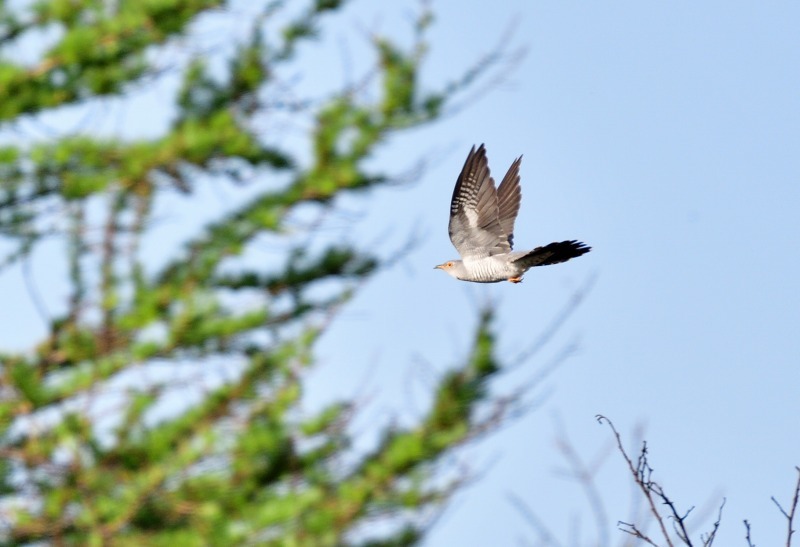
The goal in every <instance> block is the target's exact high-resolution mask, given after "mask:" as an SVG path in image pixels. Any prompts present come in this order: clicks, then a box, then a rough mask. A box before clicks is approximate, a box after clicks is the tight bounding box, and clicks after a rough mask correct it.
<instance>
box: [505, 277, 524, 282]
mask: <svg viewBox="0 0 800 547" xmlns="http://www.w3.org/2000/svg"><path fill="white" fill-rule="evenodd" d="M508 280H509V281H511V282H512V283H522V276H519V277H509V278H508Z"/></svg>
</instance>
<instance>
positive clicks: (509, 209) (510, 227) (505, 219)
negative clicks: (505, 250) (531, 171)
mask: <svg viewBox="0 0 800 547" xmlns="http://www.w3.org/2000/svg"><path fill="white" fill-rule="evenodd" d="M520 163H522V156H520V157H518V158H517V159H516V160H514V163H512V164H511V167H509V168H508V172H507V173H506V176H505V177H503V181H502V182H501V183H500V186H499V187H498V188H497V205H498V208H499V211H500V214H499V216H498V220H499V221H500V227H501V228H502V229H503V232H505V234H506V236H507V237H508V245H509V247H510V248H512V249H513V248H514V221H515V220H516V219H517V213H519V204H520V201H522V190H521V189H520V187H519V164H520Z"/></svg>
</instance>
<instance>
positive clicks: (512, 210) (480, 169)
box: [448, 144, 522, 258]
mask: <svg viewBox="0 0 800 547" xmlns="http://www.w3.org/2000/svg"><path fill="white" fill-rule="evenodd" d="M521 159H522V158H521V157H520V158H518V159H517V160H516V161H515V162H514V163H513V164H512V165H511V168H510V169H509V170H508V173H506V176H505V177H503V181H502V183H501V184H500V188H499V190H497V189H495V186H494V180H493V179H492V177H491V174H490V172H489V163H488V161H487V159H486V149H485V148H484V146H483V145H482V144H481V145H480V146H479V147H478V149H477V150H476V149H475V147H474V146H473V147H472V149H471V150H470V152H469V155H468V156H467V161H466V162H464V167H463V168H462V170H461V174H460V175H459V176H458V180H457V181H456V187H455V189H454V190H453V198H452V200H451V202H450V225H449V227H448V231H449V233H450V241H452V242H453V246H454V247H455V248H456V250H457V251H458V254H460V255H461V257H462V258H483V257H487V256H494V255H498V254H507V253H509V252H510V251H511V248H512V244H513V239H514V236H513V232H514V220H515V219H516V216H517V213H518V212H519V204H520V200H521V199H522V194H521V190H520V187H519V164H520V161H521Z"/></svg>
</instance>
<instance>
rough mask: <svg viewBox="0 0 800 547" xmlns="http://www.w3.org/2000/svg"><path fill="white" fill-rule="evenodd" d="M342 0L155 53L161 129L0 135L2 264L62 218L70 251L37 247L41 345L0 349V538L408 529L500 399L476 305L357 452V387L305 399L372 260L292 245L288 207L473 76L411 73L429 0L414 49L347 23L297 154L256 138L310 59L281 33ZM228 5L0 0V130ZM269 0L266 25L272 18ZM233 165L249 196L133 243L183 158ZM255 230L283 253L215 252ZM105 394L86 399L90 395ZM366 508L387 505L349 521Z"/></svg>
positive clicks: (138, 60)
mask: <svg viewBox="0 0 800 547" xmlns="http://www.w3.org/2000/svg"><path fill="white" fill-rule="evenodd" d="M342 4H343V3H342V2H338V1H335V0H317V1H314V2H310V3H308V4H307V5H306V7H305V8H304V9H301V11H299V12H289V11H288V10H287V9H286V6H285V5H284V3H283V2H271V3H265V4H264V5H263V10H262V12H261V15H260V16H259V17H256V18H254V19H253V20H250V21H242V22H241V25H240V27H241V32H239V30H237V32H236V33H235V35H232V36H229V37H227V39H228V40H229V41H230V43H232V44H234V46H235V47H232V48H231V51H232V53H230V55H229V57H228V58H227V59H226V62H225V63H222V64H220V63H213V62H212V61H211V59H210V58H207V57H206V56H205V55H204V54H201V53H197V52H192V53H191V54H189V55H187V56H186V57H185V62H184V63H183V64H182V65H181V64H179V65H178V66H176V67H173V68H171V70H174V71H176V73H177V79H178V80H177V83H178V85H177V86H176V92H175V95H174V96H169V97H167V96H165V97H163V101H164V106H165V108H164V111H163V112H160V111H151V112H143V113H142V115H146V116H151V117H154V118H158V120H157V121H158V122H159V123H158V124H156V126H158V127H164V128H165V130H164V132H163V134H160V135H158V136H155V137H149V138H137V139H131V138H123V137H118V138H110V137H108V136H106V135H100V134H94V133H92V132H89V131H76V132H63V133H59V132H55V133H54V134H53V135H52V136H51V137H48V138H37V139H28V140H23V141H5V143H4V144H3V145H2V146H0V238H2V240H3V244H4V245H3V247H2V249H3V252H5V253H6V254H5V255H4V256H3V257H2V260H1V261H0V266H6V267H7V266H9V265H11V264H14V263H17V262H19V261H23V260H25V259H26V257H27V256H29V254H30V253H31V252H34V251H35V250H36V249H37V248H38V246H39V245H40V244H41V243H42V242H43V241H44V239H45V238H47V237H56V238H59V241H62V242H63V243H64V245H63V255H60V256H52V257H51V260H53V261H63V263H64V264H65V265H66V269H67V271H68V272H69V279H68V282H69V286H70V290H69V294H68V296H67V297H66V299H65V301H64V302H59V303H58V304H61V305H56V306H53V309H63V310H64V311H63V312H61V313H60V315H59V316H56V317H51V318H48V320H49V325H48V327H49V328H48V333H47V335H46V336H45V337H43V339H42V340H41V341H40V342H39V343H38V344H37V345H36V347H35V348H32V349H31V350H30V351H27V352H18V353H13V352H2V353H0V452H2V455H3V457H2V459H0V493H1V494H0V495H2V496H4V500H3V501H5V502H7V503H8V504H9V505H8V507H12V508H13V510H12V512H11V515H10V520H9V521H8V523H9V524H8V527H7V528H4V529H3V530H0V542H3V543H9V544H22V543H37V542H44V543H55V544H61V543H64V544H80V545H85V544H88V545H93V544H96V545H100V544H121V545H167V544H170V545H175V544H179V545H206V544H209V543H210V544H214V545H241V544H281V545H315V546H316V545H342V544H357V543H363V544H365V545H407V544H411V543H415V542H417V541H418V540H419V539H420V538H421V536H422V535H423V533H424V526H423V525H422V524H421V523H420V522H419V521H418V520H415V518H414V515H415V514H416V513H417V512H419V511H421V510H423V509H425V508H426V507H429V506H433V505H436V504H439V503H441V502H442V501H444V500H445V499H447V497H448V496H449V495H450V494H451V493H452V491H453V489H454V488H456V487H457V486H458V485H459V484H460V482H461V480H462V477H455V478H450V479H449V480H445V481H443V480H441V478H440V477H438V476H437V467H438V466H439V464H440V462H441V459H442V456H443V455H444V454H446V453H448V451H451V450H453V449H454V448H456V447H458V446H460V445H461V444H463V443H465V442H467V441H469V440H470V439H472V438H474V437H475V436H476V435H478V434H480V433H482V432H483V431H486V430H487V429H489V428H491V427H492V426H493V425H495V423H496V420H497V419H498V413H497V412H489V413H488V414H487V413H484V414H485V416H484V415H483V414H481V413H480V412H478V409H479V407H483V406H489V407H492V405H496V404H497V403H496V402H492V400H491V398H490V396H489V391H490V390H489V385H488V383H489V380H490V379H491V377H492V375H493V374H494V373H495V372H496V371H497V370H498V364H497V362H496V361H495V359H494V355H493V352H494V338H493V336H492V332H491V315H490V314H489V313H486V314H484V315H483V316H482V317H481V318H480V321H479V324H478V327H477V334H476V338H475V341H474V343H473V344H472V348H471V350H470V353H469V355H468V356H467V357H466V358H465V359H463V360H459V359H455V358H454V359H453V363H452V364H453V365H455V368H453V369H452V370H450V371H449V372H447V373H445V374H444V375H443V376H442V378H441V379H440V382H439V385H438V386H437V387H436V388H435V389H434V390H433V393H432V397H433V399H432V402H431V405H430V408H429V409H428V410H427V411H426V412H425V414H424V415H423V416H421V417H419V420H418V421H417V423H415V424H412V425H410V426H407V427H389V428H387V429H385V430H383V431H381V432H380V434H379V440H378V442H377V444H375V445H374V446H372V447H371V448H370V449H367V450H361V451H357V450H355V449H354V445H355V443H354V439H353V437H352V435H353V433H352V431H351V430H350V425H351V421H352V419H353V416H354V414H355V413H356V410H355V409H356V407H355V405H354V404H353V403H352V402H350V401H339V402H335V403H333V404H330V405H328V406H326V407H325V408H323V409H321V410H320V411H318V412H316V413H304V412H302V407H301V405H300V402H301V400H302V396H303V381H304V371H305V370H306V369H307V368H308V367H310V366H313V364H314V354H313V349H314V346H315V343H316V341H317V340H318V338H319V337H320V335H321V334H322V333H324V332H325V331H326V329H327V328H328V326H329V324H330V319H331V318H332V317H333V315H334V314H335V311H336V310H337V309H338V308H339V307H340V306H342V304H344V303H345V302H347V301H348V299H349V298H351V296H352V295H353V294H354V293H355V292H356V291H357V290H358V288H359V287H360V285H361V283H362V282H363V281H364V280H366V279H368V278H370V277H371V276H372V275H374V274H375V273H376V272H377V271H379V270H380V267H381V266H382V264H381V261H380V260H379V258H378V257H375V256H372V255H371V254H370V253H368V252H366V251H364V250H363V247H359V246H358V245H353V244H348V243H346V242H343V241H325V240H324V238H323V239H322V241H323V243H322V244H317V245H314V246H306V245H303V244H298V243H297V239H296V238H294V239H293V238H292V237H291V236H290V229H289V224H288V220H287V219H288V217H289V215H290V213H292V212H293V211H295V210H297V209H298V208H299V207H301V206H309V205H314V206H316V207H320V208H323V207H331V206H332V202H333V200H334V198H335V197H337V196H339V195H342V194H345V193H348V192H352V191H365V190H367V189H371V188H375V187H379V186H380V185H382V184H384V183H386V182H387V181H389V180H391V174H390V173H387V172H384V171H382V170H380V169H377V168H375V167H374V165H375V162H374V161H370V160H373V159H374V156H375V153H376V151H377V149H378V148H379V147H380V146H381V145H383V144H384V143H385V142H386V141H387V140H388V138H389V137H390V136H391V135H392V134H394V133H396V132H400V131H404V130H406V129H408V128H411V127H417V126H421V125H424V124H426V123H428V122H431V121H433V120H435V119H436V118H437V117H438V116H439V115H440V114H441V113H442V108H443V106H444V105H445V104H446V103H447V101H448V100H449V99H450V97H451V95H453V94H454V93H456V92H457V91H458V90H459V89H460V88H461V87H463V86H464V85H466V84H463V83H461V84H457V85H451V86H449V87H447V88H446V89H444V90H433V91H431V90H426V89H423V88H422V86H421V83H420V81H419V68H420V63H421V62H422V61H423V59H424V54H425V52H426V50H427V45H426V43H425V36H424V31H425V29H426V28H427V27H428V25H429V24H430V22H431V20H432V17H431V14H430V13H429V12H427V11H423V13H421V14H420V17H419V20H418V21H417V22H416V24H415V25H414V31H415V33H416V42H415V43H413V44H412V45H411V46H408V45H407V44H402V43H399V42H396V41H394V40H390V39H389V38H386V37H380V36H374V37H372V38H371V39H369V40H366V39H365V45H366V47H371V48H373V54H374V59H375V67H374V70H373V71H372V74H373V76H372V77H371V79H370V80H369V83H368V87H369V90H370V92H369V93H362V92H360V90H358V89H355V88H343V89H335V90H333V91H332V92H330V93H329V94H328V95H326V96H324V97H322V98H314V99H313V100H312V99H302V100H300V101H299V102H298V104H299V105H301V107H299V108H298V115H300V114H303V115H306V116H307V119H308V121H309V122H310V125H309V128H308V131H307V134H306V137H307V150H308V152H309V153H308V156H307V157H305V156H304V155H303V154H300V153H297V151H296V150H291V149H288V148H282V147H280V146H278V145H275V144H269V143H270V142H271V143H275V142H279V141H280V140H279V139H271V140H268V139H265V138H264V134H263V131H262V129H261V126H260V125H259V121H258V120H260V119H263V118H264V117H267V118H268V117H269V116H271V115H274V113H275V110H274V109H275V108H276V107H275V105H276V104H281V102H280V101H277V102H275V101H273V99H274V97H275V96H276V94H277V91H276V83H275V78H276V74H279V73H280V72H281V71H282V70H286V69H287V68H288V69H291V70H292V71H297V70H301V71H302V70H310V69H311V68H310V67H307V66H304V65H303V59H302V56H301V55H300V54H299V53H298V52H299V51H300V50H299V48H298V46H299V45H300V44H303V43H307V44H309V46H311V45H312V43H313V40H314V38H315V37H316V36H319V35H321V33H322V29H323V23H324V21H325V17H330V16H333V15H334V14H335V13H337V11H339V10H340V9H341V6H342ZM226 8H227V3H226V2H222V1H201V0H144V1H140V2H116V3H115V2H102V1H98V0H40V1H38V2H35V3H33V4H32V6H29V7H28V8H14V9H12V8H10V7H9V6H8V5H7V4H2V5H0V124H5V125H2V126H0V129H8V128H10V127H14V126H15V124H17V123H19V122H20V121H21V120H23V119H31V118H32V117H35V116H37V115H40V114H45V113H50V112H52V111H53V109H57V108H59V107H70V108H80V107H81V106H83V105H86V104H88V103H91V102H92V101H96V100H97V99H98V98H100V97H110V98H115V99H116V98H124V97H125V96H126V93H128V92H130V90H132V89H134V88H135V87H136V86H140V87H142V86H143V87H146V86H148V85H149V84H150V82H151V81H152V79H154V78H156V77H157V76H158V74H159V72H160V71H161V70H162V69H161V68H160V65H159V64H158V62H157V61H158V58H159V54H160V53H162V52H163V51H165V50H166V49H168V48H179V47H181V46H182V45H185V44H186V42H187V41H188V40H190V38H191V36H192V28H193V25H194V24H196V22H197V21H198V19H199V18H201V17H206V18H209V17H214V16H230V14H226V13H225V11H224V10H225V9H226ZM284 12H285V13H284ZM278 14H281V15H284V18H283V21H284V22H283V23H282V24H281V26H278V27H270V26H269V24H270V23H271V22H272V20H273V18H275V17H276V16H277V15H278ZM45 30H47V31H48V32H50V34H49V36H51V38H50V39H51V42H48V43H47V47H45V48H44V50H43V52H42V53H41V55H40V57H39V58H38V59H37V60H36V61H35V62H33V63H31V62H26V63H23V62H22V61H18V60H15V59H14V58H13V57H12V56H11V55H10V53H9V52H10V51H12V50H13V49H12V48H4V46H5V45H11V44H15V43H16V41H18V40H23V39H30V37H27V38H26V35H27V34H28V33H36V32H44V31H45ZM220 67H222V68H220ZM473 76H474V74H473V73H470V77H473ZM281 85H285V83H281ZM170 109H172V110H171V113H170ZM154 121H155V120H154ZM368 164H369V165H370V166H372V167H370V168H368V167H367V165H368ZM245 174H247V176H248V177H250V178H256V179H257V180H258V181H259V182H258V186H257V191H253V192H251V193H250V194H249V197H248V198H247V199H244V200H242V201H240V202H237V204H236V205H235V206H232V207H230V208H229V209H228V210H227V211H226V212H225V213H224V214H223V215H222V216H221V217H220V218H218V219H216V220H215V221H214V222H211V223H208V224H206V225H205V226H203V227H202V228H200V229H198V230H197V231H195V232H194V233H192V234H191V235H190V237H189V238H188V240H187V241H186V242H185V243H184V244H182V245H180V246H177V247H175V248H172V249H169V252H168V253H167V258H166V260H165V261H164V262H163V263H162V264H161V265H159V266H157V267H156V266H153V265H152V264H150V263H149V262H148V257H147V256H144V255H143V254H142V253H141V242H142V240H143V239H144V238H145V237H147V236H148V235H150V234H151V232H152V230H153V229H154V218H153V216H154V205H155V204H157V203H159V202H160V201H161V200H163V199H164V198H165V197H167V196H175V195H179V196H181V199H184V200H187V202H188V201H189V200H191V199H192V197H193V193H194V192H195V189H196V185H197V180H198V178H199V177H201V176H203V177H207V178H212V179H213V180H214V181H215V184H230V186H231V187H232V188H237V187H238V185H239V184H241V181H242V180H244V179H245V178H246V177H245ZM278 180H280V182H277V181H278ZM265 236H269V237H273V238H277V239H278V240H280V241H282V242H283V243H284V246H283V249H284V251H285V252H284V258H285V260H273V261H271V262H269V263H267V264H264V265H263V267H259V268H255V267H253V266H245V265H244V264H246V262H236V261H235V260H234V259H237V258H241V257H246V256H248V253H250V252H251V251H252V249H253V244H254V242H255V241H257V240H258V239H259V238H263V237H265ZM8 249H11V250H10V251H9V250H8ZM232 265H233V266H232ZM1 351H2V349H1V348H0V352H1ZM459 363H460V364H459ZM341 365H342V366H346V365H347V363H342V364H341ZM178 370H184V371H188V373H186V374H184V375H183V376H181V375H178V376H176V375H175V374H174V372H175V371H178ZM142 378H144V380H142ZM98 401H100V402H102V405H101V406H102V408H103V409H104V410H103V411H102V412H99V413H98V412H94V413H93V412H91V411H90V409H91V408H92V407H93V404H94V403H96V402H98ZM165 402H169V403H170V404H171V407H170V410H169V411H165V410H164V408H163V407H164V403H165ZM167 406H170V405H167ZM495 410H497V408H495ZM45 417H47V419H45ZM376 517H380V518H383V517H391V518H392V519H393V521H394V524H395V525H394V526H392V527H388V528H385V529H384V530H382V531H380V532H378V534H377V536H376V537H374V538H369V539H366V540H364V541H361V540H360V539H356V535H355V534H356V531H358V530H362V529H363V526H364V523H365V522H369V519H372V518H376ZM358 537H359V538H361V537H363V534H361V535H359V536H358Z"/></svg>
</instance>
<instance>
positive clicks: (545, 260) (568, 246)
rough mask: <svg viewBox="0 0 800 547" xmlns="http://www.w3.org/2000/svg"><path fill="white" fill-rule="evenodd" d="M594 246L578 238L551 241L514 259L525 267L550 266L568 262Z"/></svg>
mask: <svg viewBox="0 0 800 547" xmlns="http://www.w3.org/2000/svg"><path fill="white" fill-rule="evenodd" d="M591 250H592V248H591V247H589V246H588V245H586V244H584V243H581V242H580V241H577V240H574V239H572V240H569V241H560V242H555V243H550V244H549V245H545V246H544V247H536V248H535V249H534V250H532V251H531V252H529V253H526V254H524V255H522V256H521V257H519V258H517V259H515V260H514V263H517V264H521V265H522V266H524V267H525V269H528V268H533V267H534V266H549V265H550V264H559V263H561V262H566V261H567V260H569V259H570V258H576V257H579V256H581V255H583V254H586V253H588V252H589V251H591Z"/></svg>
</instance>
